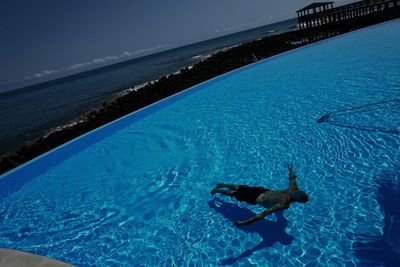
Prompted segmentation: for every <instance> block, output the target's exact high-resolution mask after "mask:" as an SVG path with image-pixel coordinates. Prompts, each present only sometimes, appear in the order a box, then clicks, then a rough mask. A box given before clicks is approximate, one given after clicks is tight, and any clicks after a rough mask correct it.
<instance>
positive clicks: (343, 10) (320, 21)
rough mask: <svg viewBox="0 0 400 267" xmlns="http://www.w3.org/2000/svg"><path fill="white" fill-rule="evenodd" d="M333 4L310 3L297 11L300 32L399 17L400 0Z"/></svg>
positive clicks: (368, 0) (370, 0) (367, 0)
mask: <svg viewBox="0 0 400 267" xmlns="http://www.w3.org/2000/svg"><path fill="white" fill-rule="evenodd" d="M333 3H334V2H332V1H331V2H316V3H312V4H310V5H308V6H306V7H304V8H302V9H300V10H298V11H296V13H297V16H298V22H299V27H300V29H302V30H306V29H313V28H319V27H329V26H331V25H335V26H337V25H338V24H349V23H358V22H363V21H365V20H369V19H376V18H378V17H388V16H391V17H393V18H395V17H400V0H364V1H358V2H354V3H351V4H347V5H343V6H338V7H333Z"/></svg>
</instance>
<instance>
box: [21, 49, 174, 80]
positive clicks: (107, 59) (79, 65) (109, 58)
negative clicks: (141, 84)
mask: <svg viewBox="0 0 400 267" xmlns="http://www.w3.org/2000/svg"><path fill="white" fill-rule="evenodd" d="M168 46H170V45H169V44H166V45H161V44H160V45H157V46H154V47H150V48H144V49H138V50H135V51H133V52H129V51H124V52H122V53H121V54H119V55H117V56H106V57H103V58H95V59H93V60H91V61H88V62H82V63H77V64H74V65H71V66H68V67H66V68H63V69H59V70H44V71H42V72H39V73H35V74H34V75H32V77H33V78H43V77H47V76H51V75H54V74H56V73H63V72H71V71H77V70H79V69H84V68H89V67H95V66H96V65H103V64H107V63H112V62H116V61H119V60H126V59H129V58H133V57H138V56H140V55H143V54H150V53H151V52H155V51H157V50H161V49H163V48H166V47H168ZM28 79H31V77H30V76H26V77H25V80H28Z"/></svg>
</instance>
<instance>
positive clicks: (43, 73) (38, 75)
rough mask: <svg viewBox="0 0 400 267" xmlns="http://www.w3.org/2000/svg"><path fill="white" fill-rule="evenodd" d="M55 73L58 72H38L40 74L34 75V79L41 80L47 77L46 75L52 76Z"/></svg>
mask: <svg viewBox="0 0 400 267" xmlns="http://www.w3.org/2000/svg"><path fill="white" fill-rule="evenodd" d="M57 72H59V71H58V70H44V71H42V72H40V73H36V74H35V75H34V77H36V78H42V77H44V76H48V75H51V74H54V73H57Z"/></svg>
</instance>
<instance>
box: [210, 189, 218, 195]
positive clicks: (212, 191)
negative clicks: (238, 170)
mask: <svg viewBox="0 0 400 267" xmlns="http://www.w3.org/2000/svg"><path fill="white" fill-rule="evenodd" d="M217 190H218V189H217V188H214V189H213V190H211V196H214V195H215V193H217Z"/></svg>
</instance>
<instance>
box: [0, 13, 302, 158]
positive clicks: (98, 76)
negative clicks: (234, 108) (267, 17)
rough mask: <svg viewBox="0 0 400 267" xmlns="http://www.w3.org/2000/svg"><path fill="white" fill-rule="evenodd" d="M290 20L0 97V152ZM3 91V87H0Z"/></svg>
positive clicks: (284, 25) (280, 28) (281, 29)
mask: <svg viewBox="0 0 400 267" xmlns="http://www.w3.org/2000/svg"><path fill="white" fill-rule="evenodd" d="M296 25H297V19H290V20H286V21H282V22H278V23H274V24H270V25H266V26H262V27H258V28H254V29H250V30H246V31H242V32H238V33H234V34H230V35H226V36H223V37H218V38H215V39H210V40H206V41H202V42H199V43H195V44H190V45H186V46H183V47H178V48H174V49H171V50H167V51H163V52H160V53H156V54H152V55H147V56H144V57H140V58H135V59H131V60H128V61H124V62H120V63H116V64H112V65H109V66H105V67H101V68H97V69H94V70H89V71H85V72H82V73H78V74H74V75H71V76H68V77H63V78H59V79H56V80H52V81H48V82H44V83H41V84H35V85H31V86H27V87H24V88H18V89H15V90H11V91H7V92H3V93H0V129H1V131H0V154H5V153H7V152H10V151H13V150H15V149H17V148H18V147H20V146H21V145H23V144H24V143H26V142H29V141H31V140H33V139H35V138H38V137H40V136H42V135H44V134H45V133H46V132H49V131H51V130H52V129H55V128H56V127H60V126H63V125H66V124H68V123H69V122H71V121H72V120H73V119H75V118H77V117H78V116H79V115H81V114H83V113H84V112H86V111H89V110H90V109H94V108H96V107H97V106H99V105H101V103H102V102H104V101H107V100H109V99H111V98H113V97H115V95H117V94H119V93H121V92H123V91H125V90H128V89H130V88H134V87H135V86H140V85H141V84H144V83H146V82H149V81H152V80H156V79H158V78H160V77H161V76H163V75H166V74H170V73H174V72H177V71H179V70H180V69H182V68H184V67H186V66H190V65H193V64H195V63H196V62H199V61H201V60H204V59H205V58H206V57H207V56H209V55H211V54H213V53H215V52H217V51H219V50H221V49H226V48H228V47H231V46H234V45H237V44H240V43H243V42H247V41H251V40H255V39H258V38H262V37H265V36H267V35H272V34H278V33H281V32H284V31H288V30H292V29H296ZM0 91H1V88H0Z"/></svg>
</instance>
